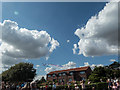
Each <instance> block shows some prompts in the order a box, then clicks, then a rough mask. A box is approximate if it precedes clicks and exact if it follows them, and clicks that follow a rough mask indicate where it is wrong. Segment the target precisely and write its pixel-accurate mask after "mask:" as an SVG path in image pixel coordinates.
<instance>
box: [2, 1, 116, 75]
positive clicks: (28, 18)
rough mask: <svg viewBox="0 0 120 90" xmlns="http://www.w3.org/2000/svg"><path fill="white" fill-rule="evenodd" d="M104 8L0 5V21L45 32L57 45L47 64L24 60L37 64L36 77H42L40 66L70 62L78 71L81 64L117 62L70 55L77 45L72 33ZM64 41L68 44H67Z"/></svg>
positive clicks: (95, 4) (97, 5)
mask: <svg viewBox="0 0 120 90" xmlns="http://www.w3.org/2000/svg"><path fill="white" fill-rule="evenodd" d="M105 4H106V3H105V2H85V3H84V2H79V3H78V2H77V3H69V2H64V3H55V2H54V3H52V2H51V3H44V2H37V3H33V2H30V3H28V2H26V3H25V2H23V3H12V2H11V3H3V4H2V20H3V21H4V20H12V21H15V22H17V23H18V26H19V27H21V28H27V29H29V30H34V29H35V30H39V31H41V30H45V31H47V32H48V33H49V34H50V35H51V36H52V37H54V39H56V40H57V41H58V42H59V43H60V46H59V47H57V49H56V50H54V52H53V53H51V55H50V57H49V59H48V60H45V58H44V57H42V58H40V59H39V60H33V59H32V60H28V62H32V63H33V64H34V65H38V64H39V65H40V67H39V68H38V71H37V73H38V74H41V75H44V74H45V71H44V69H45V68H46V67H44V66H43V65H42V63H51V64H56V65H63V64H66V63H68V62H69V61H73V62H75V63H76V64H77V67H78V66H83V65H84V62H89V64H103V65H108V64H111V63H112V62H110V59H115V60H117V56H116V55H104V56H95V57H85V56H83V55H77V54H73V52H72V48H73V44H75V43H77V42H78V41H79V38H78V36H76V35H75V34H74V32H75V31H76V29H77V28H81V27H83V26H84V25H85V24H86V23H87V21H88V20H89V19H90V18H91V16H94V15H96V14H98V12H99V11H101V10H102V9H103V8H104V6H105ZM67 40H70V42H69V43H67ZM40 70H42V71H40Z"/></svg>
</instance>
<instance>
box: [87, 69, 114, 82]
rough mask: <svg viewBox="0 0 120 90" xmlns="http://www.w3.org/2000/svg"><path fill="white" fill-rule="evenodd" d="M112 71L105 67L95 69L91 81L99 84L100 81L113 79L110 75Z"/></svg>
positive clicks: (90, 77)
mask: <svg viewBox="0 0 120 90" xmlns="http://www.w3.org/2000/svg"><path fill="white" fill-rule="evenodd" d="M111 72H112V70H108V69H106V68H105V67H95V68H94V70H93V71H92V73H91V75H90V76H89V79H90V80H91V81H92V82H99V81H100V79H102V80H103V81H105V80H106V79H107V78H108V77H111V76H112V75H110V74H109V73H111Z"/></svg>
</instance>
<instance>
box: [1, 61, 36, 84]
mask: <svg viewBox="0 0 120 90" xmlns="http://www.w3.org/2000/svg"><path fill="white" fill-rule="evenodd" d="M35 75H36V69H34V68H33V64H31V63H19V64H15V65H14V66H12V67H10V68H9V69H8V70H6V71H4V72H3V73H2V80H3V81H11V82H17V81H21V82H27V81H32V80H33V78H34V77H35Z"/></svg>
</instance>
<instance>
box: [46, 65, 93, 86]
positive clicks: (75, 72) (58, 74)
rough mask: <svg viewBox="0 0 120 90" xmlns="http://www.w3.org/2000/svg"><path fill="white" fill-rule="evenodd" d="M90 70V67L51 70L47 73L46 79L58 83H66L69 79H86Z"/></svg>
mask: <svg viewBox="0 0 120 90" xmlns="http://www.w3.org/2000/svg"><path fill="white" fill-rule="evenodd" d="M91 71H92V70H91V68H90V67H80V68H73V69H67V70H59V71H53V72H50V73H48V74H47V81H54V82H55V81H57V82H58V84H61V83H63V84H66V83H67V82H71V81H81V80H86V79H87V78H88V76H89V75H90V74H91Z"/></svg>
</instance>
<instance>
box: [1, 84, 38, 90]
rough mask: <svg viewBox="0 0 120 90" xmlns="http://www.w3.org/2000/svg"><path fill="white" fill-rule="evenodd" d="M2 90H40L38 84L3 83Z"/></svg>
mask: <svg viewBox="0 0 120 90" xmlns="http://www.w3.org/2000/svg"><path fill="white" fill-rule="evenodd" d="M0 90H39V88H37V85H36V82H31V83H30V82H24V83H10V82H2V83H1V85H0Z"/></svg>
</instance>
